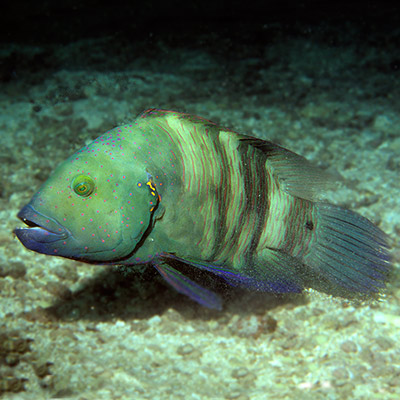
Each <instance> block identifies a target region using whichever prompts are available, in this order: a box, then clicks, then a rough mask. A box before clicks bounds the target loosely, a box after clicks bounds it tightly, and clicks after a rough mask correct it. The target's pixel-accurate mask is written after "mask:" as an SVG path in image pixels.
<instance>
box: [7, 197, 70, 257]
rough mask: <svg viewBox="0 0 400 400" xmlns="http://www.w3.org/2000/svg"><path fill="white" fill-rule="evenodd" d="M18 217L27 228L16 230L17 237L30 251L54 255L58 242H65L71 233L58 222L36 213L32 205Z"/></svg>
mask: <svg viewBox="0 0 400 400" xmlns="http://www.w3.org/2000/svg"><path fill="white" fill-rule="evenodd" d="M17 217H18V218H19V219H20V220H21V221H23V222H24V223H25V224H26V225H28V226H27V227H26V228H16V229H15V230H14V233H15V235H16V236H17V238H18V239H19V240H20V241H21V243H22V244H23V245H24V246H25V247H26V248H28V249H29V250H33V251H37V252H39V253H43V254H54V249H55V246H56V242H59V241H60V240H65V239H66V238H67V237H68V236H69V235H70V233H69V232H68V230H67V229H66V228H65V227H63V226H62V225H60V224H59V223H58V222H57V221H55V220H54V219H52V218H49V217H47V216H45V215H43V214H40V213H39V212H38V211H36V210H35V209H34V208H33V207H32V206H31V205H30V204H28V205H26V206H25V207H23V208H22V210H21V211H20V212H19V213H18V215H17Z"/></svg>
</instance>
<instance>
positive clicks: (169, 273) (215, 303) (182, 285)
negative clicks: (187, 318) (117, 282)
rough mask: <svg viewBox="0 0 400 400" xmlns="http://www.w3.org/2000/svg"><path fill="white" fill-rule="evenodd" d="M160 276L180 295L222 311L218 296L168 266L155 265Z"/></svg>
mask: <svg viewBox="0 0 400 400" xmlns="http://www.w3.org/2000/svg"><path fill="white" fill-rule="evenodd" d="M153 266H154V268H155V269H156V270H157V271H158V272H159V273H160V275H161V276H162V277H163V278H164V279H165V280H166V281H167V282H168V283H169V284H170V285H171V286H172V287H173V288H174V289H175V290H176V291H178V292H179V293H182V294H184V295H186V296H188V297H190V298H191V299H192V300H194V301H196V302H197V303H199V304H201V305H202V306H205V307H207V308H212V309H216V310H221V309H222V304H221V299H220V298H219V296H218V295H216V294H215V293H213V292H211V291H210V290H207V289H205V288H203V287H202V286H200V285H198V284H197V283H195V282H193V281H192V280H191V279H189V278H187V277H186V276H185V275H183V274H181V273H180V272H178V271H177V270H176V269H174V268H172V267H170V266H169V265H167V264H162V265H160V264H155V263H154V264H153Z"/></svg>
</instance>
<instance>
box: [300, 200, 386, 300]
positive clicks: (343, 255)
mask: <svg viewBox="0 0 400 400" xmlns="http://www.w3.org/2000/svg"><path fill="white" fill-rule="evenodd" d="M315 207H316V216H317V218H316V221H317V223H316V227H315V229H316V242H315V243H314V245H313V247H312V249H311V251H310V252H309V253H308V254H307V255H306V256H305V257H304V263H305V264H306V265H307V266H309V267H311V270H312V271H311V272H312V276H313V279H312V283H311V286H312V287H315V288H316V289H318V290H324V289H326V291H328V292H334V293H332V294H335V295H340V296H345V297H349V296H350V297H351V296H352V295H355V296H357V295H359V294H361V295H371V294H374V293H379V292H380V291H381V289H382V288H384V287H385V282H386V281H387V279H388V275H389V273H390V270H391V265H390V256H389V253H388V247H389V246H388V243H387V237H386V235H385V233H384V232H382V231H381V230H380V229H379V228H377V227H376V226H375V225H374V224H372V223H371V222H370V221H369V220H368V219H366V218H364V217H362V216H361V215H358V214H356V213H354V212H352V211H349V210H345V209H343V208H341V207H337V206H334V205H331V204H324V203H317V204H315Z"/></svg>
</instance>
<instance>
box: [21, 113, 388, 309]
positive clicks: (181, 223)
mask: <svg viewBox="0 0 400 400" xmlns="http://www.w3.org/2000/svg"><path fill="white" fill-rule="evenodd" d="M335 179H336V178H332V174H329V173H327V172H326V171H325V170H322V169H320V168H318V167H316V166H314V165H313V164H312V163H310V162H309V161H307V160H306V159H305V158H304V157H302V156H300V155H298V154H296V153H294V152H292V151H290V150H288V149H285V148H283V147H281V146H279V145H277V144H274V143H272V142H270V141H266V140H261V139H259V138H256V137H253V136H248V135H244V134H240V133H238V132H235V131H233V130H231V129H229V128H225V127H223V126H220V125H218V124H217V123H214V122H212V121H209V120H207V119H204V118H202V117H198V116H194V115H191V114H187V113H181V112H176V111H170V110H162V109H155V108H152V109H148V110H146V111H144V112H142V113H141V114H139V116H138V117H137V118H136V119H135V120H134V121H133V122H132V123H128V124H124V125H121V126H119V127H116V128H114V129H112V130H110V131H108V132H106V133H104V134H103V135H101V136H99V137H98V138H97V139H95V140H94V141H92V142H91V143H90V144H88V145H86V146H84V147H83V148H82V149H80V150H78V151H77V152H76V153H75V154H73V155H72V156H70V157H69V158H68V159H67V160H66V161H64V162H62V163H61V164H60V165H59V166H58V167H57V168H56V169H55V170H54V172H53V173H52V174H51V175H50V177H49V178H48V180H47V181H46V182H45V183H44V184H43V185H42V186H41V188H40V189H39V191H38V192H37V193H36V194H35V195H34V196H33V197H32V199H31V201H30V202H29V203H28V204H27V205H25V206H24V207H23V208H22V209H21V210H20V211H19V213H18V215H17V217H18V218H19V219H20V220H21V221H23V222H24V224H25V225H24V227H18V228H16V229H15V230H14V233H15V235H16V237H17V238H18V239H19V240H20V242H21V243H22V244H23V245H24V246H25V247H26V248H27V249H30V250H33V251H35V252H38V253H42V254H47V255H50V256H59V257H65V258H69V259H73V260H77V261H81V262H86V263H91V264H99V265H120V266H127V267H132V268H134V267H135V266H150V267H153V268H155V269H156V270H157V271H158V273H159V274H160V275H161V276H162V277H163V278H164V279H165V281H166V282H167V283H168V284H170V285H171V286H172V287H173V288H174V289H175V290H177V291H178V292H179V293H181V294H184V295H186V296H188V297H189V298H191V299H192V300H194V301H196V302H197V303H199V304H201V305H203V306H205V307H208V308H211V309H217V310H221V308H222V300H221V297H220V296H219V295H218V294H216V293H214V291H212V290H210V289H208V288H206V287H203V286H202V285H201V282H196V279H195V280H193V279H191V278H192V277H191V278H189V277H188V276H187V275H190V274H184V273H182V272H181V271H182V267H183V266H184V267H185V268H186V269H187V268H189V269H190V271H192V270H193V271H199V270H201V271H205V273H211V274H214V275H215V276H216V277H218V278H219V279H221V278H222V280H223V281H225V282H226V283H227V284H229V285H231V286H237V287H242V288H247V289H250V290H256V291H263V292H270V293H276V294H285V293H301V292H303V291H304V290H306V289H315V290H317V291H322V292H326V293H328V294H332V295H334V296H340V297H343V298H354V297H361V298H370V297H371V296H376V295H380V293H381V292H382V290H384V288H385V286H386V283H387V281H388V279H389V276H390V272H391V259H390V251H389V249H390V246H389V244H388V237H387V235H386V234H385V233H384V232H383V231H382V230H381V229H379V228H378V227H377V226H375V225H374V224H373V223H372V222H370V221H369V220H368V219H366V218H364V217H362V216H361V215H359V214H358V213H355V212H353V211H350V210H347V209H345V208H342V207H340V206H337V205H334V204H330V203H327V202H324V201H322V200H321V197H322V194H323V193H324V191H326V190H327V189H329V188H332V187H334V186H335Z"/></svg>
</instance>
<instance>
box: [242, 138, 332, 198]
mask: <svg viewBox="0 0 400 400" xmlns="http://www.w3.org/2000/svg"><path fill="white" fill-rule="evenodd" d="M240 140H241V142H243V143H246V144H248V145H250V146H253V147H255V148H257V149H259V150H261V151H262V152H263V153H264V154H265V155H266V157H267V166H268V165H269V166H270V167H271V168H272V171H273V174H274V176H276V177H277V178H278V181H279V183H280V185H281V186H282V189H283V190H284V191H285V192H287V193H288V194H290V195H292V196H296V197H300V198H303V199H306V200H315V199H316V198H318V197H320V195H321V192H323V191H324V190H328V189H330V188H332V187H333V186H334V184H335V182H337V181H338V179H339V177H336V176H333V175H332V174H330V173H328V172H326V171H324V170H322V169H320V168H318V167H316V166H315V165H313V164H312V163H310V162H309V161H308V160H306V159H305V158H304V157H302V156H300V155H298V154H296V153H293V152H292V151H290V150H287V149H285V148H284V147H281V146H278V145H277V144H275V143H272V142H270V141H267V140H262V139H257V138H254V137H242V138H241V139H240Z"/></svg>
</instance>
